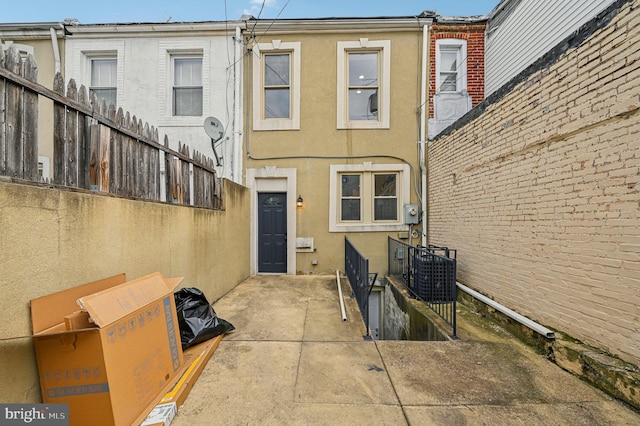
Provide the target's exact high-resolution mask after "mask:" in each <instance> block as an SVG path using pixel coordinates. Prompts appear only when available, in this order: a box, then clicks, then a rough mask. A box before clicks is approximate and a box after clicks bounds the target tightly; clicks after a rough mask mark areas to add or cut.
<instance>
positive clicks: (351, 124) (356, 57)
mask: <svg viewBox="0 0 640 426" xmlns="http://www.w3.org/2000/svg"><path fill="white" fill-rule="evenodd" d="M337 59H338V76H337V81H338V87H337V93H338V99H337V102H338V105H337V111H338V117H337V127H338V128H339V129H388V128H389V110H390V108H389V105H390V93H391V90H390V69H391V42H390V41H389V40H380V41H370V40H369V39H366V38H361V39H360V40H359V41H353V42H349V41H347V42H338V58H337Z"/></svg>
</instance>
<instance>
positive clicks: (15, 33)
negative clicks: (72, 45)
mask: <svg viewBox="0 0 640 426" xmlns="http://www.w3.org/2000/svg"><path fill="white" fill-rule="evenodd" d="M51 28H53V29H54V30H55V31H56V35H57V36H58V37H63V36H64V26H63V24H62V22H33V23H31V22H22V23H15V24H13V23H12V24H0V39H7V40H8V39H13V40H39V39H50V38H51Z"/></svg>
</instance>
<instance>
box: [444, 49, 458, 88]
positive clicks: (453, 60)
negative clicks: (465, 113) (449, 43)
mask: <svg viewBox="0 0 640 426" xmlns="http://www.w3.org/2000/svg"><path fill="white" fill-rule="evenodd" d="M457 64H458V49H455V48H454V49H446V50H445V49H442V50H441V51H440V70H441V71H440V91H442V92H455V91H457V90H458V88H457V79H458V72H457V71H458V65H457Z"/></svg>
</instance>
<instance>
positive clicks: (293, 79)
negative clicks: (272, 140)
mask: <svg viewBox="0 0 640 426" xmlns="http://www.w3.org/2000/svg"><path fill="white" fill-rule="evenodd" d="M269 53H271V54H281V53H289V55H290V63H289V67H290V74H289V87H290V89H289V96H290V100H289V101H290V110H289V111H290V113H289V118H264V114H263V111H264V101H265V100H264V81H263V79H264V72H263V63H264V61H263V55H264V54H269ZM300 56H301V43H300V42H282V41H281V40H272V41H271V42H269V43H258V44H256V45H255V46H254V47H253V54H252V57H253V59H252V73H253V78H252V85H253V89H252V90H253V97H252V100H253V130H257V131H262V130H300Z"/></svg>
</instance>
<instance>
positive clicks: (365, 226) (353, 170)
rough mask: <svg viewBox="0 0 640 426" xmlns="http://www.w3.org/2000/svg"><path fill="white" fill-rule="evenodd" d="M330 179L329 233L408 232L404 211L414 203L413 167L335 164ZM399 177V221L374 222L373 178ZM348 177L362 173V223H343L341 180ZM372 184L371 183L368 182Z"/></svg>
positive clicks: (331, 168) (404, 165)
mask: <svg viewBox="0 0 640 426" xmlns="http://www.w3.org/2000/svg"><path fill="white" fill-rule="evenodd" d="M329 169H330V172H329V173H330V176H329V232H381V231H401V230H403V229H405V228H406V227H405V225H404V223H403V221H404V217H403V214H402V208H403V205H404V204H407V203H409V201H410V185H411V179H410V175H409V173H410V168H409V165H408V164H372V163H363V164H332V165H331V166H330V167H329ZM385 173H388V174H392V173H395V174H397V175H398V180H397V185H398V189H397V199H398V219H397V220H396V221H393V222H390V221H374V220H373V210H374V198H375V197H374V188H373V185H372V184H373V176H374V175H376V174H385ZM344 174H360V175H362V176H363V179H361V182H360V184H361V191H360V198H361V200H362V205H361V208H362V210H361V213H362V217H361V220H360V221H344V222H343V221H341V219H340V205H341V197H342V194H341V188H342V186H341V180H340V176H342V175H344ZM367 180H368V181H369V183H367V182H366V181H367Z"/></svg>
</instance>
